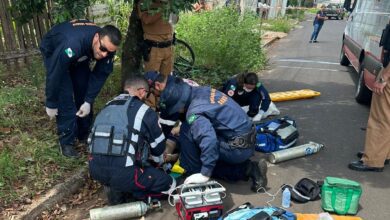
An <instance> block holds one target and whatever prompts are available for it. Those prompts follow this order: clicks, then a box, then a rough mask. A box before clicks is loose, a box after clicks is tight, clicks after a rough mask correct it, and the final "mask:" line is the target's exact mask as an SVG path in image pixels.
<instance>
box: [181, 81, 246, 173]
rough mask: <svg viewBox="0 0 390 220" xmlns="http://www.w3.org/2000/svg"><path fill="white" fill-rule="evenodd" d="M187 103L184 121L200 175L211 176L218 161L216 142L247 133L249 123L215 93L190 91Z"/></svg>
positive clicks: (225, 98)
mask: <svg viewBox="0 0 390 220" xmlns="http://www.w3.org/2000/svg"><path fill="white" fill-rule="evenodd" d="M205 97H207V98H205ZM190 100H191V101H190V104H189V107H188V110H187V113H186V119H187V122H188V124H190V126H191V128H190V131H191V134H192V137H193V139H194V141H195V142H196V143H197V144H198V146H199V148H200V149H201V161H202V168H201V173H202V174H204V175H206V176H211V173H212V171H213V169H214V167H215V164H216V162H217V160H218V158H219V147H220V146H219V141H224V142H227V141H229V140H231V139H233V138H234V137H236V136H239V135H243V134H245V133H248V132H250V130H251V128H252V122H251V121H250V119H249V118H248V117H247V116H246V114H245V112H244V111H242V109H241V108H240V106H239V105H238V104H237V103H236V102H234V101H233V100H232V99H231V98H229V97H228V96H226V95H225V94H223V93H221V92H220V91H217V90H215V89H211V88H209V87H192V92H191V97H190ZM184 147H185V146H184Z"/></svg>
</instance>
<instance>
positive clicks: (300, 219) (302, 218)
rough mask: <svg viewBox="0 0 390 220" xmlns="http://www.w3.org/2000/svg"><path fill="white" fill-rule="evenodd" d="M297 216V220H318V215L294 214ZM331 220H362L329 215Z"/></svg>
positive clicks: (353, 217) (360, 219)
mask: <svg viewBox="0 0 390 220" xmlns="http://www.w3.org/2000/svg"><path fill="white" fill-rule="evenodd" d="M295 214H296V215H297V220H318V214H301V213H295ZM331 216H332V218H333V220H363V219H362V218H360V217H356V216H340V215H331Z"/></svg>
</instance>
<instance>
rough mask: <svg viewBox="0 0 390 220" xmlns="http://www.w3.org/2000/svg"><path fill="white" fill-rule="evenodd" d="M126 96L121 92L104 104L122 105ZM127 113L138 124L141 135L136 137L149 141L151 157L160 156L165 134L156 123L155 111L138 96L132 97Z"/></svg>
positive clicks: (162, 150)
mask: <svg viewBox="0 0 390 220" xmlns="http://www.w3.org/2000/svg"><path fill="white" fill-rule="evenodd" d="M128 98H129V96H128V95H125V94H122V95H120V96H117V97H116V98H114V99H113V100H112V101H110V102H108V103H107V104H106V106H107V105H123V104H124V103H125V102H126V101H127V99H128ZM127 115H128V117H129V118H130V117H133V118H134V117H136V118H135V122H134V124H137V123H138V124H139V131H140V134H142V137H138V138H145V139H146V140H145V141H146V142H147V143H149V145H150V153H151V155H152V157H161V155H162V154H163V153H164V150H165V136H164V134H163V133H162V131H161V128H160V126H159V124H158V115H157V113H156V112H155V111H153V109H151V108H150V107H148V106H147V105H146V104H144V103H143V102H141V101H140V100H139V99H138V97H134V99H133V101H132V103H131V104H130V107H129V109H128V112H127ZM140 120H141V121H140ZM129 159H131V158H127V160H129ZM132 162H134V161H132ZM129 163H131V162H130V161H127V162H126V164H127V165H128V164H129Z"/></svg>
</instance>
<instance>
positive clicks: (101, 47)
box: [99, 39, 110, 53]
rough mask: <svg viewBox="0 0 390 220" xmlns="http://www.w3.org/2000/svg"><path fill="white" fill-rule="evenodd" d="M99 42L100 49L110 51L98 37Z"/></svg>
mask: <svg viewBox="0 0 390 220" xmlns="http://www.w3.org/2000/svg"><path fill="white" fill-rule="evenodd" d="M99 44H100V46H99V50H100V51H102V52H107V53H110V51H108V49H107V48H106V47H105V46H103V44H102V41H101V40H100V39H99Z"/></svg>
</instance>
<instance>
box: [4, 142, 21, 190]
mask: <svg viewBox="0 0 390 220" xmlns="http://www.w3.org/2000/svg"><path fill="white" fill-rule="evenodd" d="M17 165H18V162H17V161H15V159H14V158H13V157H12V156H11V154H10V153H9V151H8V150H4V151H2V152H0V198H1V196H2V194H3V193H1V192H2V191H3V190H4V188H5V187H6V185H7V181H12V180H14V179H15V178H16V177H18V176H19V174H18V173H16V171H18V169H17Z"/></svg>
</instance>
